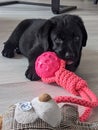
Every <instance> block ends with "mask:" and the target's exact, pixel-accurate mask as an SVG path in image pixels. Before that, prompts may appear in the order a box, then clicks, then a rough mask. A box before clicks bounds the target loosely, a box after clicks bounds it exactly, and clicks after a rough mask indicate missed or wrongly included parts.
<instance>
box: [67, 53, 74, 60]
mask: <svg viewBox="0 0 98 130" xmlns="http://www.w3.org/2000/svg"><path fill="white" fill-rule="evenodd" d="M73 58H74V54H73V53H70V52H66V53H65V59H66V60H67V59H73Z"/></svg>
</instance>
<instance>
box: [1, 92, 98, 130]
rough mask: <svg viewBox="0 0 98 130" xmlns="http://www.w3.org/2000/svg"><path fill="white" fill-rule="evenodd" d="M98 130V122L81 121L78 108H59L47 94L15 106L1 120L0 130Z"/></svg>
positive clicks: (64, 106)
mask: <svg viewBox="0 0 98 130" xmlns="http://www.w3.org/2000/svg"><path fill="white" fill-rule="evenodd" d="M33 129H34V130H39V129H42V130H98V122H93V123H88V122H86V123H85V122H80V121H79V113H78V107H77V106H76V105H71V104H70V105H69V104H64V105H63V106H61V107H60V106H59V105H58V104H57V103H56V102H55V101H54V100H53V98H52V97H51V96H50V95H49V94H47V93H45V94H41V95H40V96H39V97H35V98H34V99H32V100H31V101H26V102H23V101H22V102H19V103H16V104H13V105H11V106H10V107H9V109H7V111H6V112H5V113H4V114H3V116H2V118H0V130H33Z"/></svg>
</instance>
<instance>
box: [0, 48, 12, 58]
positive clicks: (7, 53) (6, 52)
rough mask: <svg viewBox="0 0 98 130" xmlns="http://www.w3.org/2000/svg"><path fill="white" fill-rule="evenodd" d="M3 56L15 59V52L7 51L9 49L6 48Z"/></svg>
mask: <svg viewBox="0 0 98 130" xmlns="http://www.w3.org/2000/svg"><path fill="white" fill-rule="evenodd" d="M2 55H3V56H4V57H8V58H12V57H14V51H12V50H10V49H7V48H4V49H3V51H2Z"/></svg>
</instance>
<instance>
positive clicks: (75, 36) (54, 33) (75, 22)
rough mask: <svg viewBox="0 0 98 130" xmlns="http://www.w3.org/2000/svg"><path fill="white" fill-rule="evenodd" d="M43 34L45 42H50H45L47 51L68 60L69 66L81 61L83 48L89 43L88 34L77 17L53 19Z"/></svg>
mask: <svg viewBox="0 0 98 130" xmlns="http://www.w3.org/2000/svg"><path fill="white" fill-rule="evenodd" d="M43 32H44V33H43V34H46V35H44V40H43V41H45V40H46V41H48V42H45V46H47V49H48V50H50V51H54V52H56V54H57V55H58V56H59V57H60V58H62V59H64V60H67V65H71V64H74V63H75V62H77V61H78V60H79V58H80V55H81V50H82V47H84V46H86V41H87V32H86V29H85V26H84V24H83V21H82V20H81V18H80V17H78V16H75V15H62V16H56V17H53V18H52V19H50V20H48V21H47V22H46V25H44V28H43ZM41 35H42V34H41ZM41 38H42V37H41Z"/></svg>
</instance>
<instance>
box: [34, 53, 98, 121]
mask: <svg viewBox="0 0 98 130" xmlns="http://www.w3.org/2000/svg"><path fill="white" fill-rule="evenodd" d="M65 65H66V62H65V61H64V60H62V59H60V58H58V57H57V55H56V54H55V53H54V52H44V53H43V54H41V55H40V56H39V57H38V58H37V60H36V62H35V70H36V72H37V74H38V75H39V76H40V77H41V79H42V81H44V82H46V83H52V82H56V83H57V84H58V85H59V86H61V87H63V88H64V89H67V90H68V91H69V92H70V93H72V94H74V95H76V96H80V97H81V98H82V99H78V98H74V97H67V96H58V97H55V101H56V102H58V103H60V102H70V103H76V104H79V105H82V106H85V107H87V108H86V109H85V111H84V113H83V114H82V115H81V116H80V120H81V121H85V120H87V118H88V117H89V115H90V113H91V111H92V109H93V108H94V107H96V106H98V100H97V97H96V95H95V94H94V93H93V92H92V91H91V90H90V89H89V88H88V85H87V82H86V81H85V80H83V79H82V78H80V77H78V76H77V75H76V74H74V73H73V72H70V71H69V70H67V69H65Z"/></svg>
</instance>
